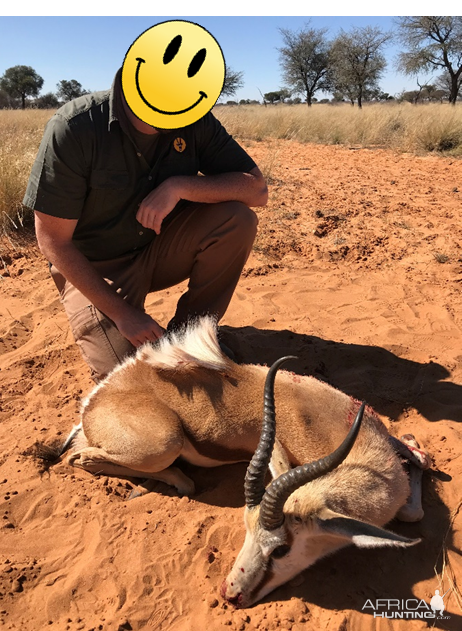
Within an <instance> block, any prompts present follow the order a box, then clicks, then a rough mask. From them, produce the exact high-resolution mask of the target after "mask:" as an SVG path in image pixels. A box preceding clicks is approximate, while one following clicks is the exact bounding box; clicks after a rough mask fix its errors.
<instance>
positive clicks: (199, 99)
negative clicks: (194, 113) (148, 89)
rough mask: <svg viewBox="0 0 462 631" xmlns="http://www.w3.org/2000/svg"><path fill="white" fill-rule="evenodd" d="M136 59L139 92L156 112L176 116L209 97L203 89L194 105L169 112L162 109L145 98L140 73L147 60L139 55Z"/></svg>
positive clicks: (143, 99) (145, 102) (142, 98)
mask: <svg viewBox="0 0 462 631" xmlns="http://www.w3.org/2000/svg"><path fill="white" fill-rule="evenodd" d="M136 61H137V62H138V65H137V66H136V72H135V84H136V89H137V90H138V94H139V95H140V98H141V100H142V101H143V103H144V104H145V105H147V106H148V107H150V108H151V109H152V110H154V111H155V112H159V114H166V115H168V116H175V115H176V114H184V113H185V112H189V111H190V110H192V109H193V108H194V107H196V105H199V103H200V102H201V101H202V99H206V98H207V95H206V93H205V92H203V91H202V90H199V94H200V97H199V98H198V99H197V101H196V102H195V103H193V105H190V106H189V107H187V108H186V109H184V110H178V111H176V112H168V111H166V110H160V109H159V108H158V107H155V106H154V105H152V104H151V103H149V101H148V100H147V99H146V98H145V96H144V95H143V93H142V92H141V88H140V79H139V74H140V68H141V64H143V63H146V61H145V60H144V59H142V58H141V57H137V58H136Z"/></svg>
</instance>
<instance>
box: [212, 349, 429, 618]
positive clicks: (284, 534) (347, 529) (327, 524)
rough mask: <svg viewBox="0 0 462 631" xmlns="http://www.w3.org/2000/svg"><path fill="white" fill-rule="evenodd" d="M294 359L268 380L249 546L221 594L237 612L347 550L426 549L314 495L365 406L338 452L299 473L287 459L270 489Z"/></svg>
mask: <svg viewBox="0 0 462 631" xmlns="http://www.w3.org/2000/svg"><path fill="white" fill-rule="evenodd" d="M289 359H296V358H295V357H282V358H281V359H279V360H278V361H276V362H275V363H274V364H273V366H272V367H271V369H270V370H269V372H268V376H267V379H266V383H265V392H264V412H263V428H262V433H261V436H260V442H259V445H258V447H257V449H256V451H255V454H254V456H253V458H252V460H251V462H250V464H249V467H248V469H247V473H246V477H245V484H244V491H245V503H246V507H245V513H244V523H245V528H246V536H245V541H244V545H243V547H242V549H241V551H240V553H239V554H238V556H237V559H236V562H235V563H234V566H233V569H232V570H231V572H230V573H229V575H228V577H227V578H226V579H225V581H224V582H223V584H222V586H221V590H220V593H221V596H222V597H223V598H224V599H225V600H227V601H228V602H230V603H231V604H233V605H235V606H236V607H239V608H243V607H248V606H250V605H252V604H254V603H255V602H257V601H259V600H260V599H261V598H263V597H264V596H265V595H266V594H268V593H269V592H271V591H272V590H273V589H275V588H276V587H278V586H280V585H282V584H284V583H286V582H287V581H289V580H290V579H292V578H293V577H295V576H296V575H297V574H299V573H300V572H301V571H302V570H304V569H306V568H307V567H309V566H310V565H312V564H313V563H315V562H316V561H317V560H318V559H320V558H321V557H323V556H325V555H326V554H330V553H331V552H334V551H335V550H338V549H339V548H342V547H344V546H346V545H348V544H351V543H353V544H355V545H356V546H358V547H366V548H370V547H382V546H410V545H414V544H415V543H418V542H419V541H420V539H407V538H405V537H401V536H399V535H396V534H395V533H392V532H389V531H387V530H384V529H383V528H379V527H377V526H374V525H372V524H369V523H366V522H363V521H359V520H356V519H352V518H350V517H348V516H346V515H342V514H339V513H336V512H334V511H332V510H330V509H329V508H328V507H327V505H326V502H325V501H324V499H323V497H322V495H321V496H320V495H319V493H312V492H311V490H310V486H311V485H309V484H308V483H309V482H312V481H314V480H316V479H318V478H321V477H322V476H324V475H326V474H327V473H329V472H330V471H333V470H334V469H336V467H338V466H339V465H340V464H341V463H342V461H343V460H344V459H345V458H346V457H347V456H348V454H349V452H350V450H351V448H352V447H353V445H354V442H355V440H356V437H357V435H358V432H359V429H360V426H361V422H362V418H363V414H364V408H365V403H363V404H362V405H361V407H360V409H359V412H358V414H357V416H356V419H355V421H354V422H353V424H352V426H351V429H350V431H349V433H348V435H347V437H346V438H345V440H344V441H343V443H342V444H341V445H340V446H339V447H338V448H337V449H336V450H335V451H333V452H332V453H331V454H330V455H328V456H326V457H325V458H322V459H320V460H317V461H314V462H311V463H308V464H304V465H301V466H298V467H296V468H295V469H291V468H290V465H289V462H288V460H287V458H286V466H285V467H284V469H285V470H284V472H283V473H281V475H279V476H278V477H276V479H274V480H273V481H272V482H271V484H269V485H268V487H267V488H265V476H266V472H267V469H268V466H269V464H270V460H271V456H272V453H273V448H274V443H275V439H276V423H275V409H274V379H275V376H276V372H277V370H278V368H279V367H280V366H281V364H283V363H284V362H285V361H287V360H289ZM305 485H307V486H305ZM287 500H289V501H287ZM286 502H287V504H286Z"/></svg>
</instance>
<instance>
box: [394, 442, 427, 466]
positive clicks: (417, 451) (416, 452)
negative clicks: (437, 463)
mask: <svg viewBox="0 0 462 631" xmlns="http://www.w3.org/2000/svg"><path fill="white" fill-rule="evenodd" d="M399 440H400V441H401V442H402V443H403V444H404V445H406V447H407V448H408V449H409V450H410V451H411V453H412V455H413V456H414V458H416V460H417V461H418V462H419V463H420V468H421V469H429V468H430V465H431V461H430V455H429V453H428V451H427V450H426V449H422V448H421V447H420V445H419V443H418V442H417V440H416V438H415V436H414V435H413V434H403V436H401V438H400V439H399Z"/></svg>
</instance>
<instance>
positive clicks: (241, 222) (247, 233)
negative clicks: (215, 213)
mask: <svg viewBox="0 0 462 631" xmlns="http://www.w3.org/2000/svg"><path fill="white" fill-rule="evenodd" d="M224 205H226V210H227V211H228V212H229V214H230V220H231V222H232V225H233V228H234V231H235V232H236V233H237V235H238V236H239V239H241V240H244V241H246V242H249V243H250V245H251V244H252V243H253V242H254V239H255V236H256V234H257V227H258V217H257V215H256V213H255V212H254V211H253V210H252V209H251V208H249V207H248V206H246V205H245V204H243V203H242V202H224ZM241 242H242V241H241Z"/></svg>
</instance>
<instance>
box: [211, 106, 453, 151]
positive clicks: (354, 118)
mask: <svg viewBox="0 0 462 631" xmlns="http://www.w3.org/2000/svg"><path fill="white" fill-rule="evenodd" d="M214 113H215V114H216V115H217V117H218V118H219V119H220V121H221V122H222V123H223V124H224V125H225V127H226V128H227V129H228V131H229V132H230V133H231V134H233V135H234V136H236V137H237V138H242V139H244V138H245V139H252V140H265V139H266V138H284V139H294V140H298V141H299V142H313V143H319V144H341V145H355V146H360V147H367V146H382V147H387V148H391V149H395V150H398V151H406V152H417V153H420V152H429V151H440V152H450V153H453V154H455V155H462V105H457V106H456V107H452V106H451V105H446V104H429V105H422V106H417V107H416V106H413V105H410V104H408V103H403V104H400V105H399V104H396V103H394V104H376V105H369V106H365V107H364V108H363V109H362V110H359V109H358V108H357V107H351V106H350V105H338V106H332V105H315V106H313V107H311V108H308V107H307V106H306V105H276V106H268V107H266V108H264V107H261V106H255V105H253V106H252V105H244V106H238V107H223V106H221V107H220V106H218V107H216V108H215V110H214Z"/></svg>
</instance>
